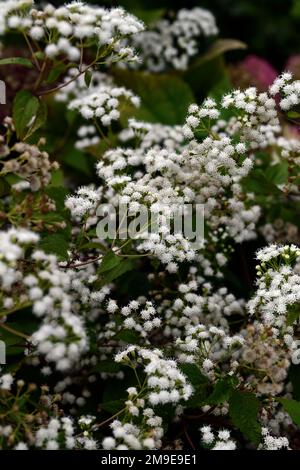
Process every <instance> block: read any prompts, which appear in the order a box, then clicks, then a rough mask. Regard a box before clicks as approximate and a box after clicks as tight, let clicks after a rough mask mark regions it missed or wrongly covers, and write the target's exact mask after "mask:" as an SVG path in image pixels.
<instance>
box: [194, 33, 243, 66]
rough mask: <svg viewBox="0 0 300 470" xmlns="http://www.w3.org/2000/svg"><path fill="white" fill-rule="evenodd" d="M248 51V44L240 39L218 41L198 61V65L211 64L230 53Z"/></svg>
mask: <svg viewBox="0 0 300 470" xmlns="http://www.w3.org/2000/svg"><path fill="white" fill-rule="evenodd" d="M237 49H247V44H245V43H244V42H242V41H239V40H238V39H217V40H216V41H215V42H214V43H213V44H212V45H211V47H210V48H209V49H208V51H207V52H206V53H205V54H203V55H202V56H200V57H199V58H198V59H197V65H200V64H203V63H205V62H209V61H211V60H212V59H215V58H216V57H218V56H220V55H222V54H224V53H225V52H228V51H233V50H237Z"/></svg>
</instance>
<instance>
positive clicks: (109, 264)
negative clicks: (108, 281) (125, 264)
mask: <svg viewBox="0 0 300 470" xmlns="http://www.w3.org/2000/svg"><path fill="white" fill-rule="evenodd" d="M121 260H122V258H120V257H119V256H116V255H115V253H114V252H113V251H109V252H108V253H106V255H105V256H104V257H103V259H102V261H101V264H100V266H99V268H98V273H99V274H102V273H105V272H106V271H109V270H111V269H112V268H115V267H116V266H118V264H120V263H121Z"/></svg>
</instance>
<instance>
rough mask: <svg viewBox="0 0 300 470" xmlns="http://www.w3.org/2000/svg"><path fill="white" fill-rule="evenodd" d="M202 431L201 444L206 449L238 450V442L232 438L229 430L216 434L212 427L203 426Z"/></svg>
mask: <svg viewBox="0 0 300 470" xmlns="http://www.w3.org/2000/svg"><path fill="white" fill-rule="evenodd" d="M200 431H201V434H202V438H201V442H202V443H203V444H204V446H205V447H206V448H209V449H210V450H236V442H235V441H234V440H233V439H232V438H231V435H230V431H228V430H227V429H222V430H221V431H218V432H217V433H214V430H213V429H212V427H211V426H202V428H200Z"/></svg>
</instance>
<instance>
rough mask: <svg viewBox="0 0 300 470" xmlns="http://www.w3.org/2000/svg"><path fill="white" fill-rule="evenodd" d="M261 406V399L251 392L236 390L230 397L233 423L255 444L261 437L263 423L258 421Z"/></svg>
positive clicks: (230, 411) (230, 412)
mask: <svg viewBox="0 0 300 470" xmlns="http://www.w3.org/2000/svg"><path fill="white" fill-rule="evenodd" d="M259 406H260V403H259V400H258V399H257V398H256V396H255V395H254V394H253V393H251V392H241V391H234V392H233V393H232V395H231V397H230V399H229V414H230V417H231V419H232V422H233V424H234V425H235V426H236V427H237V428H238V429H239V430H240V431H241V432H242V433H243V434H244V436H245V437H246V438H247V439H249V441H251V442H253V443H254V444H255V445H258V444H259V442H260V439H261V425H260V424H259V422H258V421H257V415H258V411H259Z"/></svg>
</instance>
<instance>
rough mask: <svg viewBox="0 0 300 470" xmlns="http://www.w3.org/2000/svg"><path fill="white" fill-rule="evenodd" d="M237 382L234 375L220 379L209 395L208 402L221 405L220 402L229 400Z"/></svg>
mask: <svg viewBox="0 0 300 470" xmlns="http://www.w3.org/2000/svg"><path fill="white" fill-rule="evenodd" d="M236 382H237V381H236V379H235V378H234V377H225V378H222V379H220V380H219V381H218V382H217V383H216V385H215V386H214V389H213V392H212V394H211V395H210V396H209V397H208V399H207V401H208V403H209V404H210V405H219V404H220V403H224V402H226V401H228V400H229V399H230V397H231V395H232V393H233V391H234V386H235V385H236Z"/></svg>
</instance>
